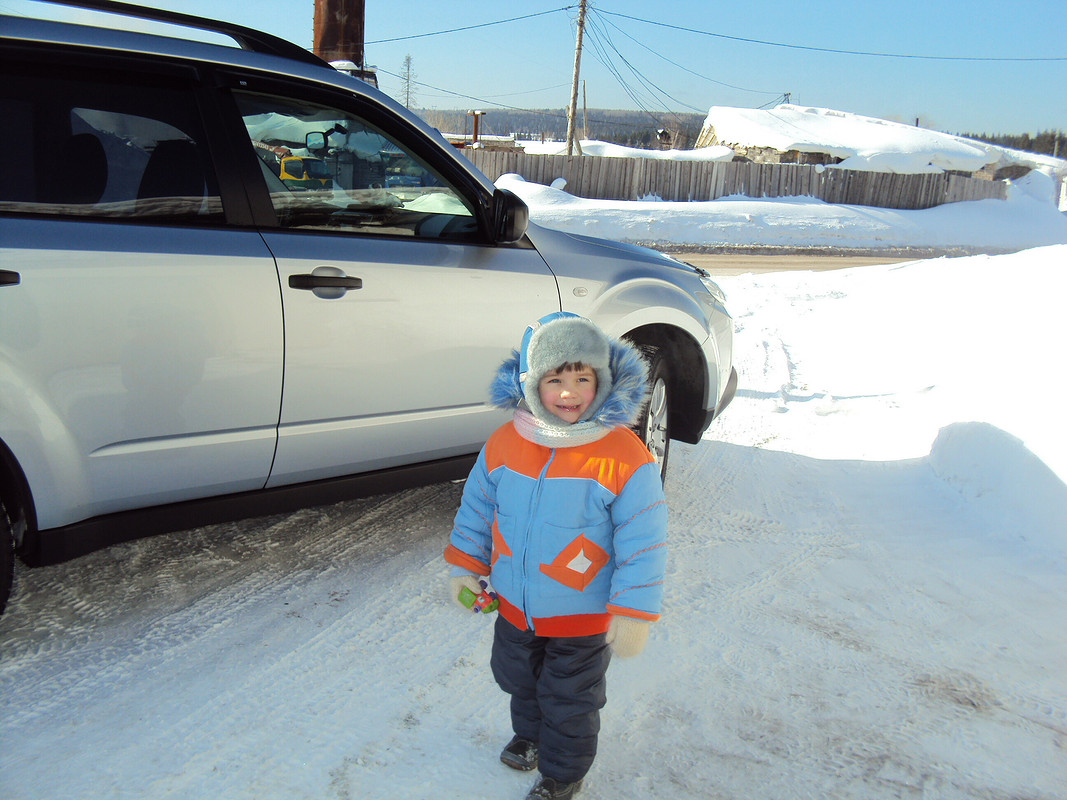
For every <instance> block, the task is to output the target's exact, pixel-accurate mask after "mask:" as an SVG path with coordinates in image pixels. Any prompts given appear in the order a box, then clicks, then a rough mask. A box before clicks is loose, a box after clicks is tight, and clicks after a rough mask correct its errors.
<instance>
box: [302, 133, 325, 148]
mask: <svg viewBox="0 0 1067 800" xmlns="http://www.w3.org/2000/svg"><path fill="white" fill-rule="evenodd" d="M304 146H305V147H306V148H307V149H308V150H312V151H314V150H325V149H326V134H325V133H320V132H318V131H315V132H314V133H309V134H307V135H306V136H304Z"/></svg>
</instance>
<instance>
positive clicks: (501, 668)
mask: <svg viewBox="0 0 1067 800" xmlns="http://www.w3.org/2000/svg"><path fill="white" fill-rule="evenodd" d="M605 638H606V637H605V635H604V634H602V633H601V634H598V635H596V636H578V637H567V638H562V637H561V638H546V637H544V636H536V635H535V634H534V633H533V631H520V630H519V629H518V628H516V627H515V626H514V625H512V624H511V623H510V622H508V621H507V620H505V619H504V618H503V617H501V616H500V615H499V614H498V615H497V618H496V635H495V637H494V638H493V655H492V659H491V661H490V663H491V665H492V668H493V677H494V678H496V682H497V683H498V684H499V685H500V688H501V689H503V690H504V691H505V692H507V693H508V694H510V695H511V726H512V729H513V730H514V731H515V733H516V734H517V735H519V736H521V737H522V738H524V739H529V740H530V741H531V742H536V743H537V745H538V758H539V762H540V769H541V774H542V775H544V776H546V777H548V778H554V779H555V780H557V781H561V782H563V783H573V782H574V781H578V780H581V779H582V778H584V777H585V774H586V773H587V772H588V771H589V768H590V767H591V766H593V759H594V758H596V745H597V735H598V734H599V733H600V709H602V708H603V707H604V703H605V702H606V701H607V678H606V675H605V673H606V672H607V670H608V663H609V662H610V661H611V651H610V650H609V649H608V645H607V642H606V641H605Z"/></svg>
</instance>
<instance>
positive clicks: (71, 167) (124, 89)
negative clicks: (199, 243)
mask: <svg viewBox="0 0 1067 800" xmlns="http://www.w3.org/2000/svg"><path fill="white" fill-rule="evenodd" d="M0 118H2V119H3V120H4V130H5V142H4V144H5V146H7V147H9V148H12V149H13V152H12V154H17V158H13V159H7V162H8V164H9V165H10V164H11V162H14V165H13V166H9V167H8V168H6V169H5V170H4V174H3V177H2V178H0V211H6V212H23V213H34V214H61V215H73V216H78V217H103V218H121V219H139V218H144V219H145V220H146V221H152V222H164V221H166V222H204V221H211V220H220V219H221V218H222V203H221V200H220V198H219V193H218V189H217V185H218V184H217V181H216V178H215V174H214V170H213V169H212V167H211V162H210V159H209V158H208V157H207V154H206V149H205V147H204V146H203V135H202V133H201V127H200V122H199V114H198V111H197V107H196V102H195V98H194V97H193V94H192V92H191V90H190V91H185V90H183V89H180V88H176V87H173V86H153V85H151V84H148V83H145V82H144V81H143V80H137V81H130V82H126V81H123V80H121V79H117V78H115V77H114V76H110V77H101V76H100V75H93V74H85V75H77V74H66V75H54V76H49V75H46V74H45V75H28V74H20V75H18V76H10V75H5V76H3V78H2V79H0ZM9 137H10V138H9ZM9 152H11V151H9Z"/></svg>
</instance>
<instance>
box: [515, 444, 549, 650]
mask: <svg viewBox="0 0 1067 800" xmlns="http://www.w3.org/2000/svg"><path fill="white" fill-rule="evenodd" d="M555 458H556V451H555V449H551V450H549V451H548V460H547V461H545V465H544V466H543V467H542V468H541V474H540V475H538V476H537V485H536V486H535V487H534V492H533V498H532V499H531V501H530V513H529V514H528V515H527V519H528V520H529V522H528V523H527V524H526V532H525V535H524V536H523V542H522V549H523V555H522V605H523V609H522V611H523V614H524V615H525V617H526V626H527V627H528V628H529V629H530V630H531V631H533V629H534V625H533V615H532V614H531V613H530V580H529V571H528V569H527V567H528V566H529V560H530V552H531V548H530V536H531V533H532V532H533V528H534V525H535V524H536V522H537V520H536V513H535V512H536V510H537V508H538V507H539V506H540V505H541V490H542V489H543V488H544V485H545V476H546V475H547V474H548V468H549V467H550V466H551V465H552V462H553V461H554V460H555Z"/></svg>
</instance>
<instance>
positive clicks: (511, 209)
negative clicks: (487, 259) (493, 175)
mask: <svg viewBox="0 0 1067 800" xmlns="http://www.w3.org/2000/svg"><path fill="white" fill-rule="evenodd" d="M529 225H530V208H529V206H527V205H526V203H525V202H524V201H523V200H522V198H520V197H519V196H518V195H517V194H515V193H514V192H511V191H508V190H507V189H497V190H496V192H494V194H493V240H494V241H495V242H496V243H497V244H512V243H513V242H517V241H519V239H521V238H522V237H523V236H525V235H526V229H527V228H528V227H529Z"/></svg>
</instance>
